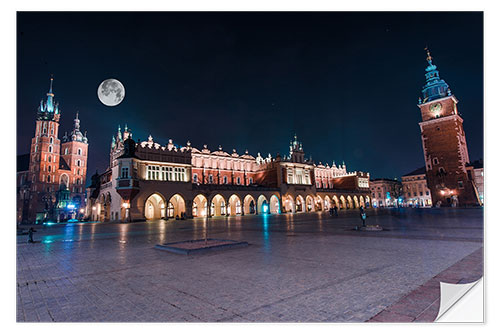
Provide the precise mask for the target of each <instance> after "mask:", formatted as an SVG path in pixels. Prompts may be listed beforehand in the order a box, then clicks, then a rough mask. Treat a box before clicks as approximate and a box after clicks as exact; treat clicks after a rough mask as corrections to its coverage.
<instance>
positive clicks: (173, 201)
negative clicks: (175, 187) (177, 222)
mask: <svg viewBox="0 0 500 333" xmlns="http://www.w3.org/2000/svg"><path fill="white" fill-rule="evenodd" d="M185 212H186V202H185V201H184V198H183V197H182V196H181V195H179V194H174V195H173V196H172V197H171V198H170V200H169V201H168V205H167V217H168V218H181V217H182V215H183V214H184V213H185Z"/></svg>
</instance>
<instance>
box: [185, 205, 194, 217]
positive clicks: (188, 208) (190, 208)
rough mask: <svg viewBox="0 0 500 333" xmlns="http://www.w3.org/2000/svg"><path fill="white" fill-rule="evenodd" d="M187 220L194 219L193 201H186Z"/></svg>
mask: <svg viewBox="0 0 500 333" xmlns="http://www.w3.org/2000/svg"><path fill="white" fill-rule="evenodd" d="M186 218H187V219H192V218H193V200H186Z"/></svg>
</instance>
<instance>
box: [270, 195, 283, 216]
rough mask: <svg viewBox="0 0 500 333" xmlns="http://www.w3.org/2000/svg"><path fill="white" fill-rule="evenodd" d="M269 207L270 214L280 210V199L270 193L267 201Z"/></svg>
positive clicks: (277, 212)
mask: <svg viewBox="0 0 500 333" xmlns="http://www.w3.org/2000/svg"><path fill="white" fill-rule="evenodd" d="M269 209H270V211H271V214H279V213H280V212H281V208H280V200H279V199H278V197H277V196H276V195H272V196H271V199H270V201H269Z"/></svg>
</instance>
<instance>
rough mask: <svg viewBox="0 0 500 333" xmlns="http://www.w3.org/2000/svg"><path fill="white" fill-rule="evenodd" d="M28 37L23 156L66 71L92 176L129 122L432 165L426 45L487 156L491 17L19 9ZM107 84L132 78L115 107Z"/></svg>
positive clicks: (67, 112)
mask: <svg viewBox="0 0 500 333" xmlns="http://www.w3.org/2000/svg"><path fill="white" fill-rule="evenodd" d="M17 40H18V45H17V60H18V61H17V92H18V94H17V152H18V154H23V153H27V152H29V145H30V140H31V138H32V137H33V135H34V129H35V114H36V110H37V107H38V105H39V103H40V100H41V99H42V98H45V97H46V93H47V91H48V87H49V77H50V74H53V75H54V93H55V99H56V101H58V102H59V106H60V110H61V121H60V123H61V127H60V132H59V138H62V136H63V134H64V132H65V131H68V132H69V131H71V129H72V126H73V118H74V116H75V113H76V111H77V110H78V111H79V112H80V119H81V129H82V131H84V130H87V131H88V138H89V144H90V145H89V162H88V174H89V175H91V174H93V173H94V172H95V170H96V169H99V171H100V172H103V171H104V170H105V168H106V167H107V166H108V163H109V149H110V143H111V137H112V135H114V134H115V133H116V130H117V127H118V125H119V124H121V126H122V129H123V127H124V125H125V123H126V124H128V126H129V128H131V129H132V132H133V137H134V139H136V140H137V139H141V140H145V139H146V138H147V136H148V135H149V134H151V135H152V136H153V138H154V139H155V141H156V142H159V143H161V144H163V145H164V144H165V143H167V142H168V139H169V138H171V139H173V141H174V143H176V144H179V145H185V144H186V142H187V141H188V140H190V141H191V143H192V145H193V146H195V147H197V148H201V147H202V146H203V144H208V147H209V149H211V150H215V149H217V148H218V146H219V145H222V147H223V149H224V150H226V151H229V152H231V151H232V149H233V148H236V149H237V152H238V153H240V154H243V153H244V150H245V149H248V150H249V153H250V154H252V155H254V156H256V155H257V152H260V153H261V154H262V155H267V154H268V153H271V154H272V155H273V156H275V155H276V153H277V152H280V153H281V154H282V155H283V154H285V153H287V152H288V145H289V141H290V139H291V138H292V136H293V134H294V133H297V136H298V138H299V140H300V141H302V142H303V147H304V151H305V153H306V156H307V157H309V156H310V155H311V156H312V157H313V160H314V161H316V162H319V161H322V162H323V163H329V164H331V163H332V161H333V160H335V162H337V164H338V163H341V162H342V161H345V163H346V165H347V169H348V171H354V170H359V171H368V172H370V174H371V177H372V178H377V177H387V178H393V177H400V176H401V175H403V174H405V173H408V172H410V171H413V170H414V169H416V168H418V167H421V166H423V165H424V160H423V153H422V144H421V139H420V129H419V126H418V122H419V121H420V120H421V118H420V113H419V109H418V107H417V101H418V97H419V96H420V95H421V88H422V86H423V85H424V83H425V77H424V71H425V67H426V65H427V62H426V60H425V57H426V54H425V51H424V48H425V46H428V47H429V48H430V50H431V53H432V56H433V58H434V64H436V65H437V66H438V70H439V71H440V75H441V78H443V79H444V80H445V81H446V82H447V83H448V84H449V85H450V87H451V90H452V92H453V93H454V94H455V96H457V98H458V100H459V104H458V109H459V112H461V113H462V116H463V118H464V128H465V133H466V136H467V144H468V148H469V155H470V159H471V161H472V160H475V159H479V158H482V157H483V14H482V13H465V12H462V13H417V12H415V13H396V12H391V13H363V12H358V13H347V12H343V13H335V12H332V13H329V12H319V13H82V12H80V13H77V12H75V13H19V14H18V30H17ZM107 78H116V79H118V80H120V81H121V82H122V83H123V84H124V86H125V90H126V95H125V100H124V101H123V102H122V103H121V104H120V105H118V106H116V107H106V106H104V105H103V104H101V103H100V101H99V100H98V98H97V87H98V85H99V84H100V83H101V82H102V81H103V80H104V79H107ZM88 178H89V179H90V177H88Z"/></svg>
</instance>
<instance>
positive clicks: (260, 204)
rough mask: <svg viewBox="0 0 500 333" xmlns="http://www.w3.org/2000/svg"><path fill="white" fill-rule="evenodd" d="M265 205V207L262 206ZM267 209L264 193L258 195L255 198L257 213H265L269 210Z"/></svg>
mask: <svg viewBox="0 0 500 333" xmlns="http://www.w3.org/2000/svg"><path fill="white" fill-rule="evenodd" d="M264 206H266V207H267V208H264ZM268 209H269V206H268V202H267V198H266V197H265V196H264V195H262V194H261V195H259V198H258V199H257V213H259V214H267V213H269V211H266V210H268Z"/></svg>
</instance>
